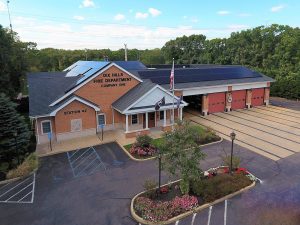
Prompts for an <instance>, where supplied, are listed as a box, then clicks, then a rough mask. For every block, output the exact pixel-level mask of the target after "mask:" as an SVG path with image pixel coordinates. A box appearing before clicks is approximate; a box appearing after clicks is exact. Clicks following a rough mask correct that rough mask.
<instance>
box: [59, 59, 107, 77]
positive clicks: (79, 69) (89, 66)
mask: <svg viewBox="0 0 300 225" xmlns="http://www.w3.org/2000/svg"><path fill="white" fill-rule="evenodd" d="M107 64H109V62H106V61H77V62H76V63H74V64H72V65H71V66H69V67H68V68H66V69H65V70H64V71H68V72H67V74H66V77H73V76H78V75H80V74H84V75H86V74H87V73H88V72H89V71H91V70H92V71H94V70H100V69H102V68H103V67H104V66H106V65H107Z"/></svg>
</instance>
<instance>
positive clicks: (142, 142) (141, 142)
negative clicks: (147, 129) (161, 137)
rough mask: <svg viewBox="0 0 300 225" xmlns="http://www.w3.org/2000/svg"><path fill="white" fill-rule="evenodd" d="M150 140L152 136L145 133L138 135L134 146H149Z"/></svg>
mask: <svg viewBox="0 0 300 225" xmlns="http://www.w3.org/2000/svg"><path fill="white" fill-rule="evenodd" d="M151 142H152V138H151V137H150V136H149V135H147V134H145V135H139V136H138V137H137V138H136V146H140V147H143V148H145V147H149V146H150V144H151Z"/></svg>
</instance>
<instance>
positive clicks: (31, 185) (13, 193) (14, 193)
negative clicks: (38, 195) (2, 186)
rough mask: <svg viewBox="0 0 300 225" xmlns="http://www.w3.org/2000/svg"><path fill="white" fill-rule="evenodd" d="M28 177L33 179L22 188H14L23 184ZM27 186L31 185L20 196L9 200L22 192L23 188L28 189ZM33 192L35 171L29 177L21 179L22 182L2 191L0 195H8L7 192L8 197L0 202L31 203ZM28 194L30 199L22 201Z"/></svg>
mask: <svg viewBox="0 0 300 225" xmlns="http://www.w3.org/2000/svg"><path fill="white" fill-rule="evenodd" d="M30 178H32V179H33V180H32V181H31V183H30V184H28V185H26V186H25V187H23V188H22V187H20V188H22V189H21V190H20V189H16V188H17V187H19V186H20V185H21V184H24V183H25V182H26V181H27V180H28V179H30ZM10 184H11V183H10ZM29 187H32V188H30V190H29V191H28V192H27V191H26V193H25V194H24V195H22V196H20V197H19V199H18V200H13V201H10V199H12V198H14V197H16V196H17V195H19V194H20V193H22V192H23V191H24V190H26V189H28V188H29ZM15 189H16V191H17V192H15V191H14V190H15ZM10 192H12V193H10ZM34 192H35V173H34V174H33V175H31V176H30V177H28V178H26V179H25V180H23V181H22V182H20V183H18V184H16V185H15V186H13V187H12V188H10V189H9V190H7V191H5V192H4V193H2V194H1V196H0V197H2V196H5V195H9V194H10V195H9V196H7V197H8V198H7V199H5V200H3V201H0V203H33V199H34ZM30 194H31V200H30V201H23V200H24V199H26V198H27V197H28V196H30Z"/></svg>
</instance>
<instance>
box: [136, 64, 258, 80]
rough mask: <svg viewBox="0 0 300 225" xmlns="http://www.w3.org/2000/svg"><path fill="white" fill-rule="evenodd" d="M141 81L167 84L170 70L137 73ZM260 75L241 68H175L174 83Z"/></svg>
mask: <svg viewBox="0 0 300 225" xmlns="http://www.w3.org/2000/svg"><path fill="white" fill-rule="evenodd" d="M138 73H139V76H140V77H141V78H142V79H150V80H151V81H152V82H153V83H157V84H168V83H169V82H170V74H171V69H153V70H142V71H138ZM261 76H262V75H261V74H259V73H257V72H255V71H252V70H250V69H248V68H246V67H243V66H225V67H220V66H217V67H213V66H210V67H207V66H205V67H203V68H185V69H182V68H180V69H176V68H175V83H190V82H203V81H215V80H229V79H243V78H255V77H261Z"/></svg>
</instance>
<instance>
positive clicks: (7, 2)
mask: <svg viewBox="0 0 300 225" xmlns="http://www.w3.org/2000/svg"><path fill="white" fill-rule="evenodd" d="M8 4H9V1H6V5H7V12H8V18H9V26H10V33H11V35H12V33H13V30H12V25H11V18H10V11H9V6H8Z"/></svg>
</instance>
